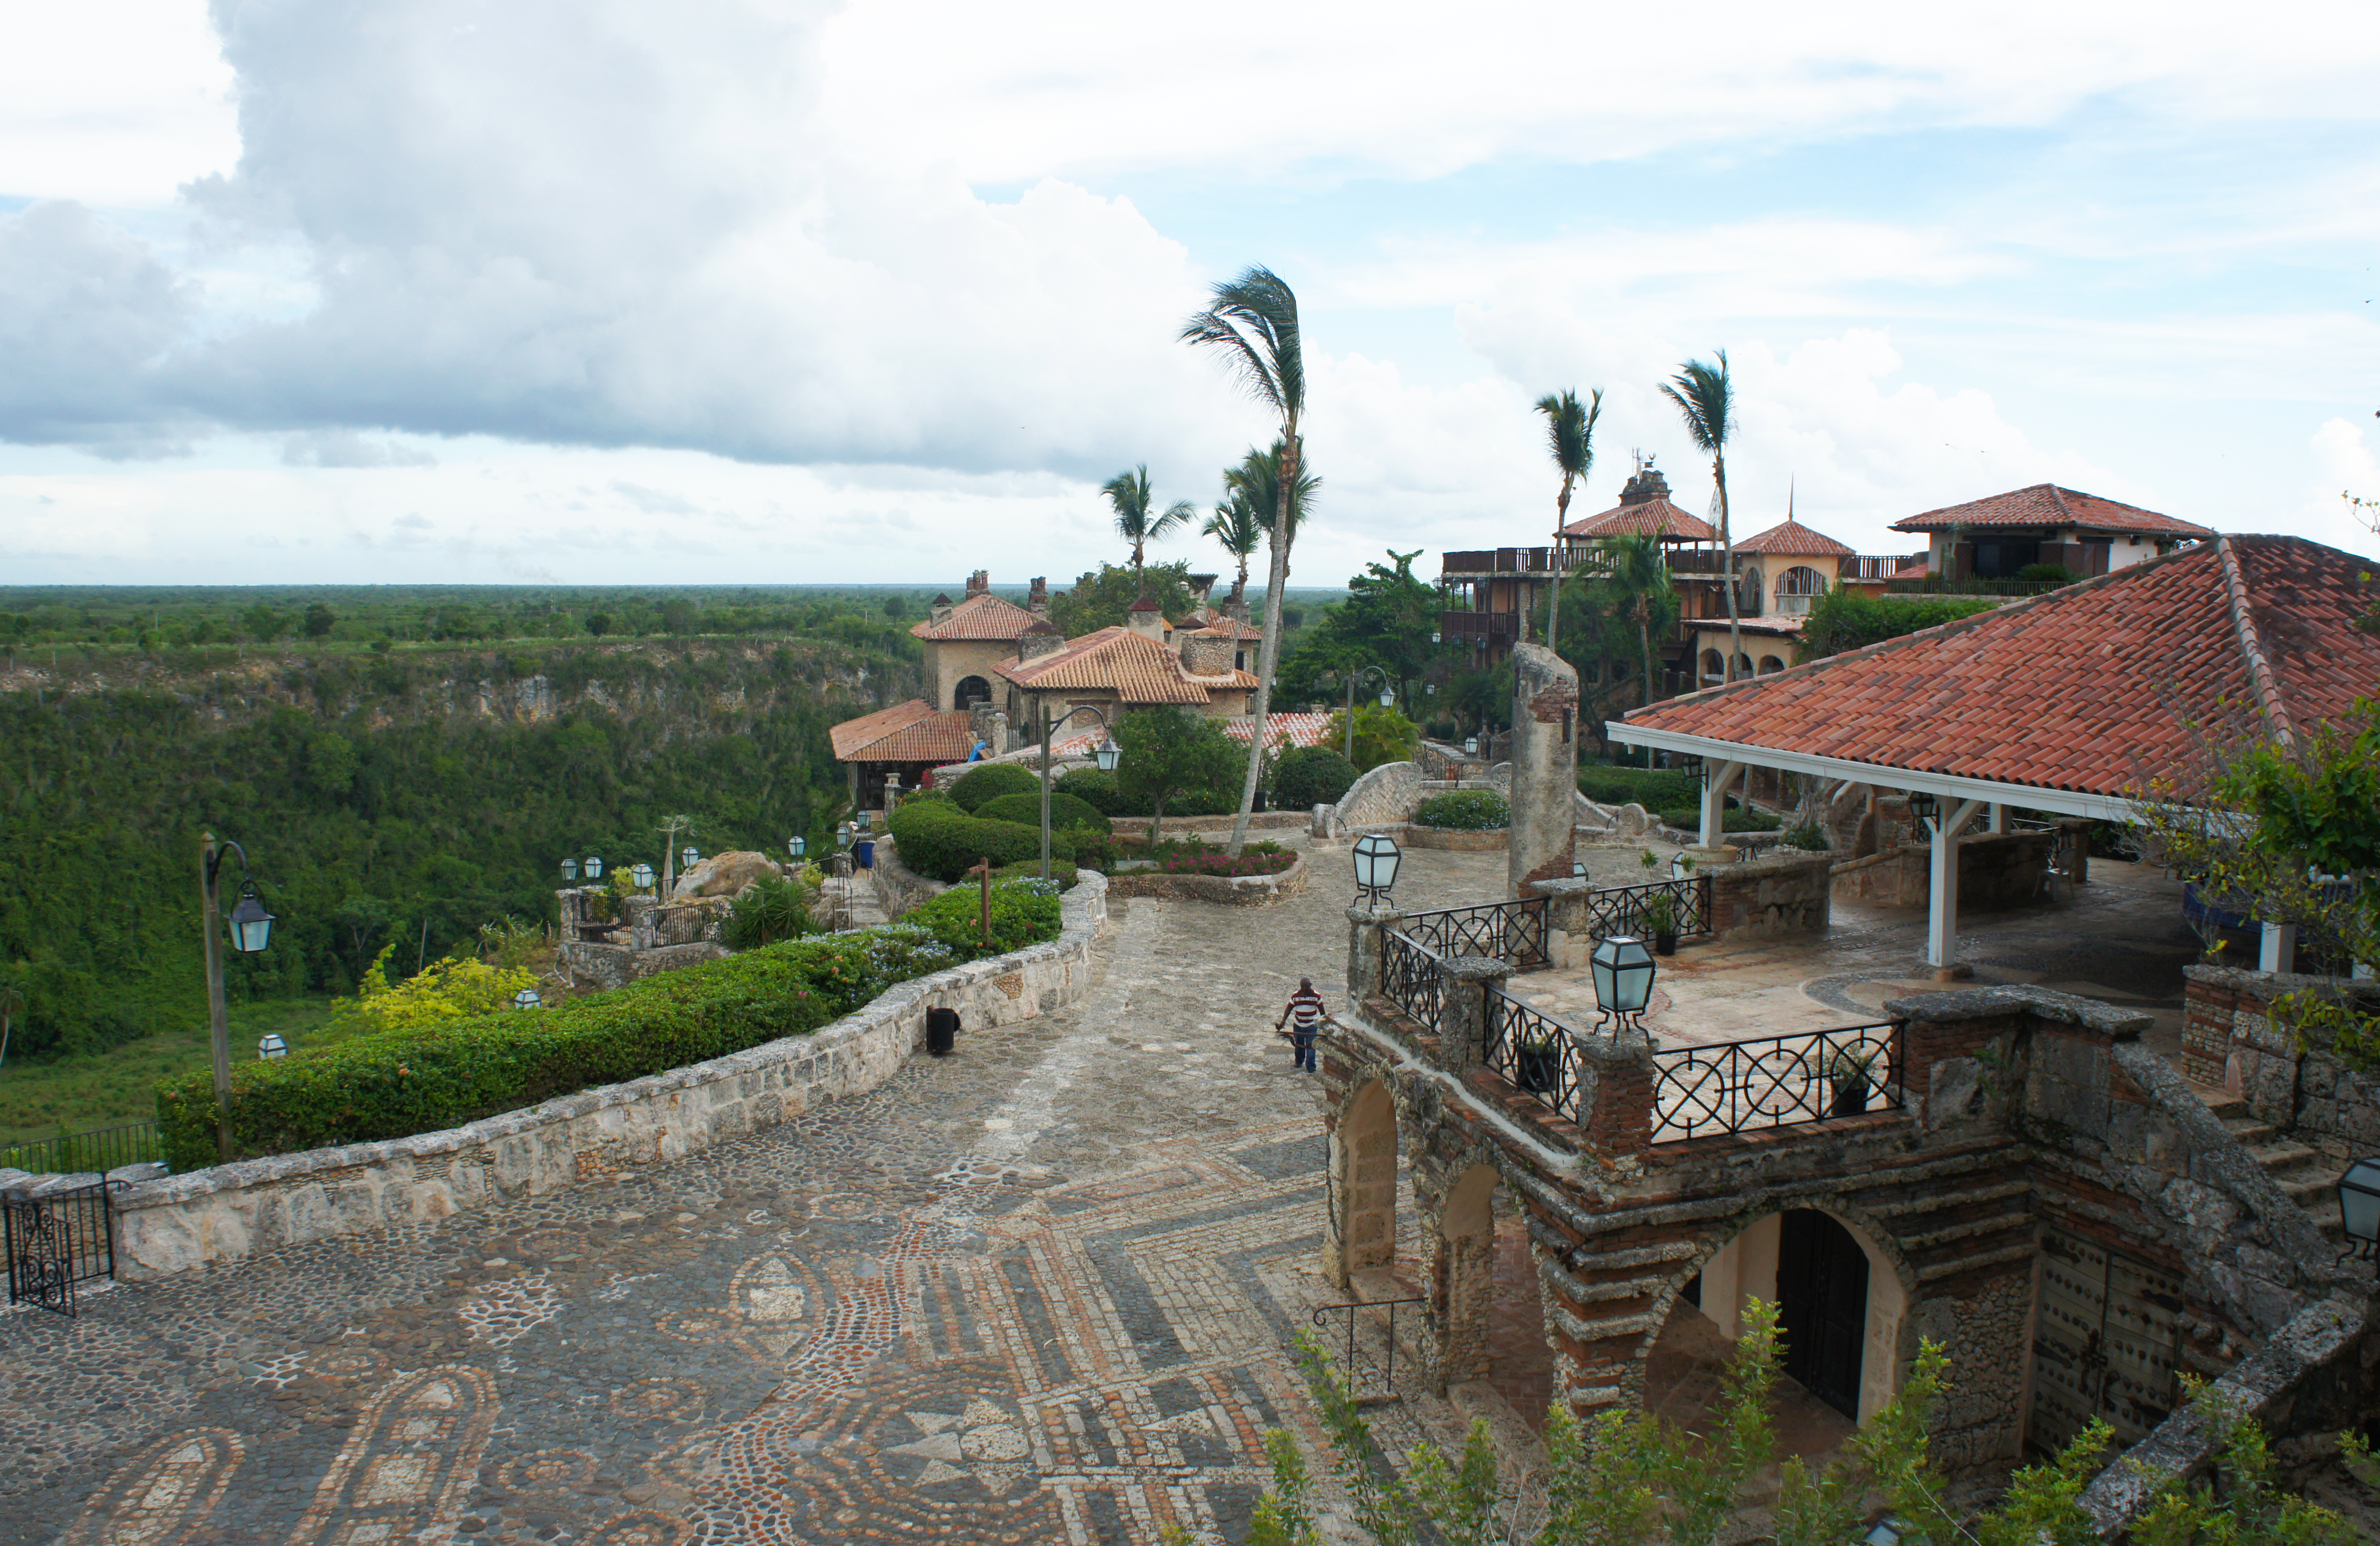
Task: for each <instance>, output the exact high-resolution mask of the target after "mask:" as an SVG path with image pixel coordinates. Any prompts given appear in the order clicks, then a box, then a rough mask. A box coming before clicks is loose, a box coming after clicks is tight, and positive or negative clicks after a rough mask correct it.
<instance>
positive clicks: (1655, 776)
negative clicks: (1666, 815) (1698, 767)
mask: <svg viewBox="0 0 2380 1546" xmlns="http://www.w3.org/2000/svg"><path fill="white" fill-rule="evenodd" d="M1578 792H1579V793H1580V794H1582V795H1585V797H1587V798H1588V799H1591V800H1595V801H1597V802H1599V803H1600V804H1604V805H1627V804H1629V803H1631V802H1632V801H1633V803H1635V804H1637V805H1641V806H1643V807H1644V808H1645V810H1675V809H1676V808H1677V807H1679V806H1682V805H1689V806H1690V805H1693V804H1694V802H1696V801H1697V800H1699V799H1701V798H1702V797H1703V781H1702V775H1701V774H1699V773H1687V772H1685V771H1683V770H1682V769H1678V768H1603V767H1595V768H1581V769H1579V771H1578Z"/></svg>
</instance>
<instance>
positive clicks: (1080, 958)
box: [116, 874, 1107, 1279]
mask: <svg viewBox="0 0 2380 1546" xmlns="http://www.w3.org/2000/svg"><path fill="white" fill-rule="evenodd" d="M1063 917H1064V930H1063V931H1062V933H1061V934H1060V936H1059V937H1058V938H1057V939H1056V940H1053V941H1051V942H1050V943H1045V944H1037V945H1031V946H1028V947H1026V949H1024V950H1018V951H1012V952H1010V953H1008V954H1006V955H1003V956H990V957H987V958H985V959H983V960H980V961H972V962H969V963H967V964H966V965H965V966H962V967H955V968H952V969H951V970H949V971H942V972H936V973H935V974H933V975H932V976H930V977H922V978H917V979H916V980H911V981H908V982H903V983H898V984H895V985H894V986H893V987H892V988H890V989H888V990H886V991H885V992H884V993H883V994H881V995H880V997H878V998H877V999H875V1000H874V1001H873V1002H871V1003H870V1004H867V1005H866V1006H865V1007H863V1008H861V1009H858V1010H856V1011H855V1012H853V1013H852V1014H849V1015H846V1016H844V1017H843V1018H842V1019H840V1020H837V1021H835V1022H833V1023H832V1025H827V1026H822V1027H820V1029H818V1030H816V1031H814V1032H812V1033H810V1034H809V1035H807V1036H791V1037H786V1038H784V1039H783V1040H781V1041H770V1042H765V1043H763V1044H762V1045H760V1046H758V1047H751V1048H747V1049H746V1050H745V1051H743V1052H740V1053H731V1054H729V1055H728V1056H726V1057H721V1058H713V1059H711V1060H710V1061H708V1062H704V1063H698V1064H692V1065H688V1066H686V1067H684V1068H673V1069H670V1070H668V1071H667V1072H665V1073H661V1074H654V1075H650V1076H648V1077H644V1078H640V1079H632V1080H629V1081H628V1082H626V1083H625V1084H615V1085H604V1086H601V1087H600V1088H598V1089H594V1090H581V1091H579V1092H578V1093H577V1094H575V1095H566V1096H564V1097H562V1098H560V1099H558V1100H553V1101H548V1102H544V1103H543V1104H542V1105H538V1106H532V1107H529V1108H528V1109H526V1110H523V1111H516V1112H507V1113H505V1114H503V1115H501V1116H492V1117H488V1118H486V1119H484V1120H482V1121H479V1122H473V1123H470V1124H468V1125H467V1126H461V1127H454V1128H449V1129H446V1130H444V1131H443V1132H435V1133H419V1134H415V1135H414V1136H412V1137H410V1138H390V1139H385V1140H383V1141H380V1142H376V1143H359V1144H350V1145H347V1146H346V1147H343V1148H336V1149H316V1150H308V1151H307V1152H305V1153H302V1154H277V1155H273V1156H271V1157H269V1158H266V1159H261V1160H249V1161H243V1162H241V1163H237V1164H229V1165H215V1166H211V1167H209V1168H207V1169H205V1170H200V1171H192V1172H190V1173H188V1175H174V1176H168V1177H165V1178H164V1179H161V1180H153V1181H149V1182H146V1183H143V1184H141V1185H138V1186H134V1187H130V1188H129V1189H128V1190H126V1191H124V1192H123V1193H121V1194H119V1196H118V1198H117V1202H116V1207H117V1213H118V1218H117V1236H116V1275H117V1276H118V1277H122V1278H127V1279H146V1278H157V1277H164V1276H167V1275H169V1274H172V1273H175V1272H187V1271H188V1270H190V1269H192V1268H195V1267H200V1266H203V1265H207V1264H210V1263H218V1264H227V1263H231V1262H236V1261H239V1260H244V1259H246V1258H249V1257H251V1256H256V1255H260V1254H261V1253H263V1252H266V1251H270V1250H273V1249H275V1248H279V1247H282V1246H288V1245H298V1244H302V1243H304V1242H307V1241H310V1240H320V1239H325V1238H329V1237H331V1236H340V1235H354V1234H360V1233H363V1232H365V1231H367V1230H373V1229H383V1228H390V1227H395V1226H399V1225H405V1224H414V1223H430V1222H432V1221H435V1220H438V1219H442V1218H445V1217H448V1216H450V1215H452V1214H455V1213H461V1212H468V1211H473V1210H475V1209H480V1208H484V1207H488V1206H491V1205H492V1204H493V1203H495V1202H496V1201H498V1200H500V1199H511V1198H517V1197H524V1196H538V1195H543V1194H546V1193H552V1192H557V1191H565V1190H567V1189H569V1188H571V1187H577V1186H580V1185H583V1184H586V1183H588V1182H590V1181H595V1180H600V1179H601V1178H602V1177H603V1176H605V1175H610V1174H612V1173H613V1172H614V1171H617V1170H619V1169H621V1168H622V1167H624V1166H628V1165H641V1164H650V1163H656V1162H659V1161H663V1160H674V1159H678V1158H680V1157H682V1156H684V1155H686V1154H691V1153H696V1152H698V1151H700V1150H705V1149H708V1148H710V1147H711V1146H712V1145H714V1144H717V1143H721V1142H723V1141H725V1140H726V1139H728V1138H735V1137H737V1136H739V1135H741V1134H744V1133H747V1132H751V1131H754V1130H756V1129H759V1128H762V1127H769V1126H775V1125H776V1124H778V1123H781V1122H785V1121H789V1120H791V1119H793V1118H795V1117H797V1116H800V1115H801V1114H804V1113H806V1112H807V1111H809V1110H811V1109H813V1108H814V1107H816V1106H817V1105H819V1104H820V1102H827V1101H833V1100H840V1099H844V1098H847V1097H850V1096H854V1095H860V1094H865V1093H866V1092H868V1090H874V1089H876V1088H877V1087H878V1086H880V1085H881V1084H883V1083H884V1082H885V1081H886V1080H887V1079H889V1078H891V1077H892V1076H893V1075H894V1074H895V1073H897V1072H899V1070H900V1068H901V1065H903V1064H904V1063H905V1062H907V1061H908V1058H909V1054H910V1053H911V1052H912V1051H914V1050H915V1049H916V1048H917V1046H919V1045H920V1044H922V1042H923V1041H924V1039H925V1023H926V1011H927V1010H928V1009H929V1008H944V1009H955V1010H957V1011H958V1012H959V1014H960V1016H961V1018H962V1020H963V1022H964V1023H965V1025H966V1026H968V1027H980V1026H985V1025H1006V1024H1009V1023H1011V1022H1014V1021H1016V1020H1024V1019H1030V1018H1033V1017H1034V1016H1038V1015H1040V1014H1042V1013H1044V1012H1046V1011H1048V1010H1050V1009H1054V1008H1057V1007H1059V1006H1060V1005H1062V1004H1071V1003H1073V1002H1074V1001H1075V999H1077V998H1079V997H1080V996H1081V994H1082V993H1083V992H1084V991H1085V989H1086V988H1087V986H1088V985H1089V981H1090V953H1091V947H1092V943H1093V942H1094V941H1095V940H1096V939H1097V937H1098V935H1099V931H1100V930H1101V929H1102V928H1103V927H1104V925H1105V923H1106V919H1107V888H1106V883H1105V881H1104V878H1103V877H1101V876H1099V875H1097V874H1086V875H1084V876H1083V878H1082V879H1081V881H1080V882H1079V883H1077V884H1076V885H1075V888H1074V889H1073V890H1072V891H1070V892H1068V893H1067V894H1066V895H1065V897H1064V913H1063ZM962 1046H963V1047H964V1042H962Z"/></svg>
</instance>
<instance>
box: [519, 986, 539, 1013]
mask: <svg viewBox="0 0 2380 1546" xmlns="http://www.w3.org/2000/svg"><path fill="white" fill-rule="evenodd" d="M513 1007H514V1008H516V1009H542V1008H544V1007H545V998H544V995H542V994H540V992H538V991H537V990H536V989H535V988H523V989H522V990H521V991H520V992H517V993H515V994H514V995H513Z"/></svg>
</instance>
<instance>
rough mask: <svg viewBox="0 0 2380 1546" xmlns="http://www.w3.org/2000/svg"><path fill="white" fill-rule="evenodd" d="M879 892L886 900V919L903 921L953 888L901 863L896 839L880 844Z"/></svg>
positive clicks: (889, 839)
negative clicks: (918, 907) (922, 904)
mask: <svg viewBox="0 0 2380 1546" xmlns="http://www.w3.org/2000/svg"><path fill="white" fill-rule="evenodd" d="M875 872H876V891H877V894H878V895H880V896H882V897H883V898H884V916H885V917H887V918H899V917H900V916H901V915H902V914H903V913H905V912H907V911H908V910H909V909H910V908H912V907H917V906H918V905H919V904H921V903H925V902H930V901H932V900H933V899H934V898H935V897H937V896H940V895H941V894H942V893H944V892H946V891H948V890H950V889H951V888H950V887H949V886H948V885H946V884H945V883H942V882H941V881H933V880H928V879H927V878H926V877H925V876H923V875H920V874H918V873H917V871H916V870H912V869H910V868H909V867H908V866H907V865H905V864H904V863H902V862H901V856H900V854H899V852H898V851H896V850H895V848H894V846H893V844H892V838H890V837H889V836H888V837H880V838H878V839H877V840H876V871H875Z"/></svg>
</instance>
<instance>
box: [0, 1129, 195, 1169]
mask: <svg viewBox="0 0 2380 1546" xmlns="http://www.w3.org/2000/svg"><path fill="white" fill-rule="evenodd" d="M164 1157H165V1150H164V1140H163V1139H162V1138H160V1137H159V1136H158V1132H157V1124H156V1123H154V1122H125V1123H120V1124H118V1125H117V1126H113V1127H94V1128H91V1130H90V1131H88V1132H81V1133H61V1134H59V1135H58V1136H57V1137H56V1138H34V1139H30V1140H29V1141H27V1142H24V1143H0V1169H7V1170H28V1171H31V1172H32V1173H33V1174H34V1175H79V1174H81V1173H83V1172H86V1171H91V1172H96V1173H98V1174H101V1175H105V1174H106V1173H107V1172H109V1171H111V1170H120V1169H122V1168H123V1167H124V1166H126V1165H137V1164H147V1163H152V1162H155V1161H160V1160H163V1159H164Z"/></svg>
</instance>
